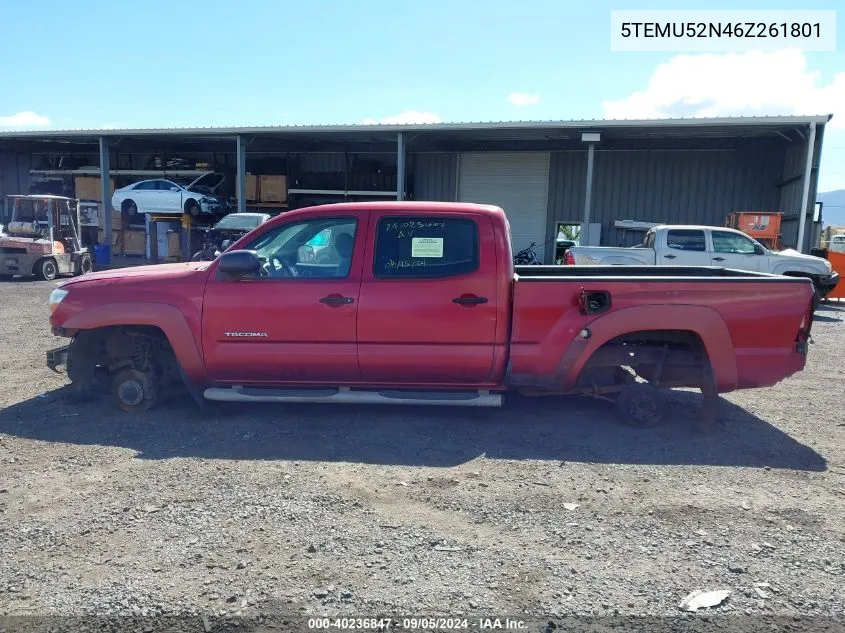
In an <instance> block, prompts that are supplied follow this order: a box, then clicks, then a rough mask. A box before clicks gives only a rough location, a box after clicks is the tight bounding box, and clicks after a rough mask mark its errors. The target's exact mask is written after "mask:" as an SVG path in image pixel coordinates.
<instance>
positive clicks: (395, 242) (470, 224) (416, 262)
mask: <svg viewBox="0 0 845 633" xmlns="http://www.w3.org/2000/svg"><path fill="white" fill-rule="evenodd" d="M478 267H479V236H478V225H477V224H476V222H475V221H474V220H471V219H468V218H454V217H442V216H385V217H382V218H380V219H379V221H378V226H377V229H376V244H375V254H374V257H373V276H374V277H376V278H377V279H409V278H410V279H435V278H440V277H453V276H456V275H465V274H469V273H472V272H475V271H476V270H478Z"/></svg>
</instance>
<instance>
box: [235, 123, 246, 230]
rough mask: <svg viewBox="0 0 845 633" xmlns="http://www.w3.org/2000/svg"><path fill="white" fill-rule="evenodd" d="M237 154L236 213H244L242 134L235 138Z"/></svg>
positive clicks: (244, 168)
mask: <svg viewBox="0 0 845 633" xmlns="http://www.w3.org/2000/svg"><path fill="white" fill-rule="evenodd" d="M237 154H238V155H237V170H238V174H237V177H236V183H237V186H236V189H237V191H236V195H237V197H238V213H246V139H245V138H244V137H243V134H238V136H237Z"/></svg>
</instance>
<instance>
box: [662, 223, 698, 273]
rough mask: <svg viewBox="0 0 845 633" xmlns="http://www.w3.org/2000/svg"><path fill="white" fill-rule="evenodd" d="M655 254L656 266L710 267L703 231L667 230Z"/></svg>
mask: <svg viewBox="0 0 845 633" xmlns="http://www.w3.org/2000/svg"><path fill="white" fill-rule="evenodd" d="M663 235H664V237H663V240H662V241H663V244H661V245H660V248H659V249H658V251H657V252H656V260H657V261H656V262H655V263H656V264H657V265H658V266H710V252H709V251H708V250H707V239H706V237H705V232H704V230H703V229H668V230H666V231H664V232H663Z"/></svg>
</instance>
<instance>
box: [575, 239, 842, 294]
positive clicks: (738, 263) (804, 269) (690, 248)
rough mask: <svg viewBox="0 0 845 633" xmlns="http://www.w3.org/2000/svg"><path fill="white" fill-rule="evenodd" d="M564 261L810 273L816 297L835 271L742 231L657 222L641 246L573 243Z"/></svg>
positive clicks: (817, 260)
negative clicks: (618, 246) (767, 244)
mask: <svg viewBox="0 0 845 633" xmlns="http://www.w3.org/2000/svg"><path fill="white" fill-rule="evenodd" d="M566 263H567V264H575V265H585V266H608V265H614V266H643V265H645V266H719V267H721V268H733V269H736V270H750V271H756V272H762V273H771V274H775V275H787V276H791V277H808V278H810V279H812V280H813V285H814V286H815V288H816V299H817V300H818V301H820V300H821V299H822V298H824V297H826V296H827V295H828V294H830V292H831V291H832V290H833V289H834V288H835V287H836V284H837V283H838V282H839V274H838V273H835V272H833V269H832V267H831V265H830V262H829V261H827V260H826V259H823V258H821V257H814V256H812V255H803V254H801V253H799V252H798V251H795V250H791V249H790V250H785V251H770V250H768V249H767V248H765V247H764V246H763V245H762V244H760V243H759V242H757V241H756V240H754V239H752V238H750V237H748V236H747V235H746V234H745V233H742V232H741V231H737V230H734V229H726V228H720V227H715V226H691V225H687V224H684V225H660V226H655V227H654V228H652V229H651V230H649V231H648V233H646V235H645V240H644V241H643V243H642V244H641V245H639V246H633V247H629V248H615V247H612V246H573V247H571V248H570V249H569V251H568V252H567V254H566Z"/></svg>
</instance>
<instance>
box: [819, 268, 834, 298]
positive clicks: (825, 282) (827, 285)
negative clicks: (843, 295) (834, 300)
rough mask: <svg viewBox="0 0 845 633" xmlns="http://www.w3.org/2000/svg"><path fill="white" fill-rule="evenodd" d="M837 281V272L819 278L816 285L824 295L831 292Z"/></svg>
mask: <svg viewBox="0 0 845 633" xmlns="http://www.w3.org/2000/svg"><path fill="white" fill-rule="evenodd" d="M838 283H839V273H833V274H832V275H830V276H829V277H825V278H823V279H819V281H818V287H819V290H821V291H822V296H823V297H826V296H827V295H829V294H830V293H831V292H833V289H834V288H836V286H837V284H838Z"/></svg>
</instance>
